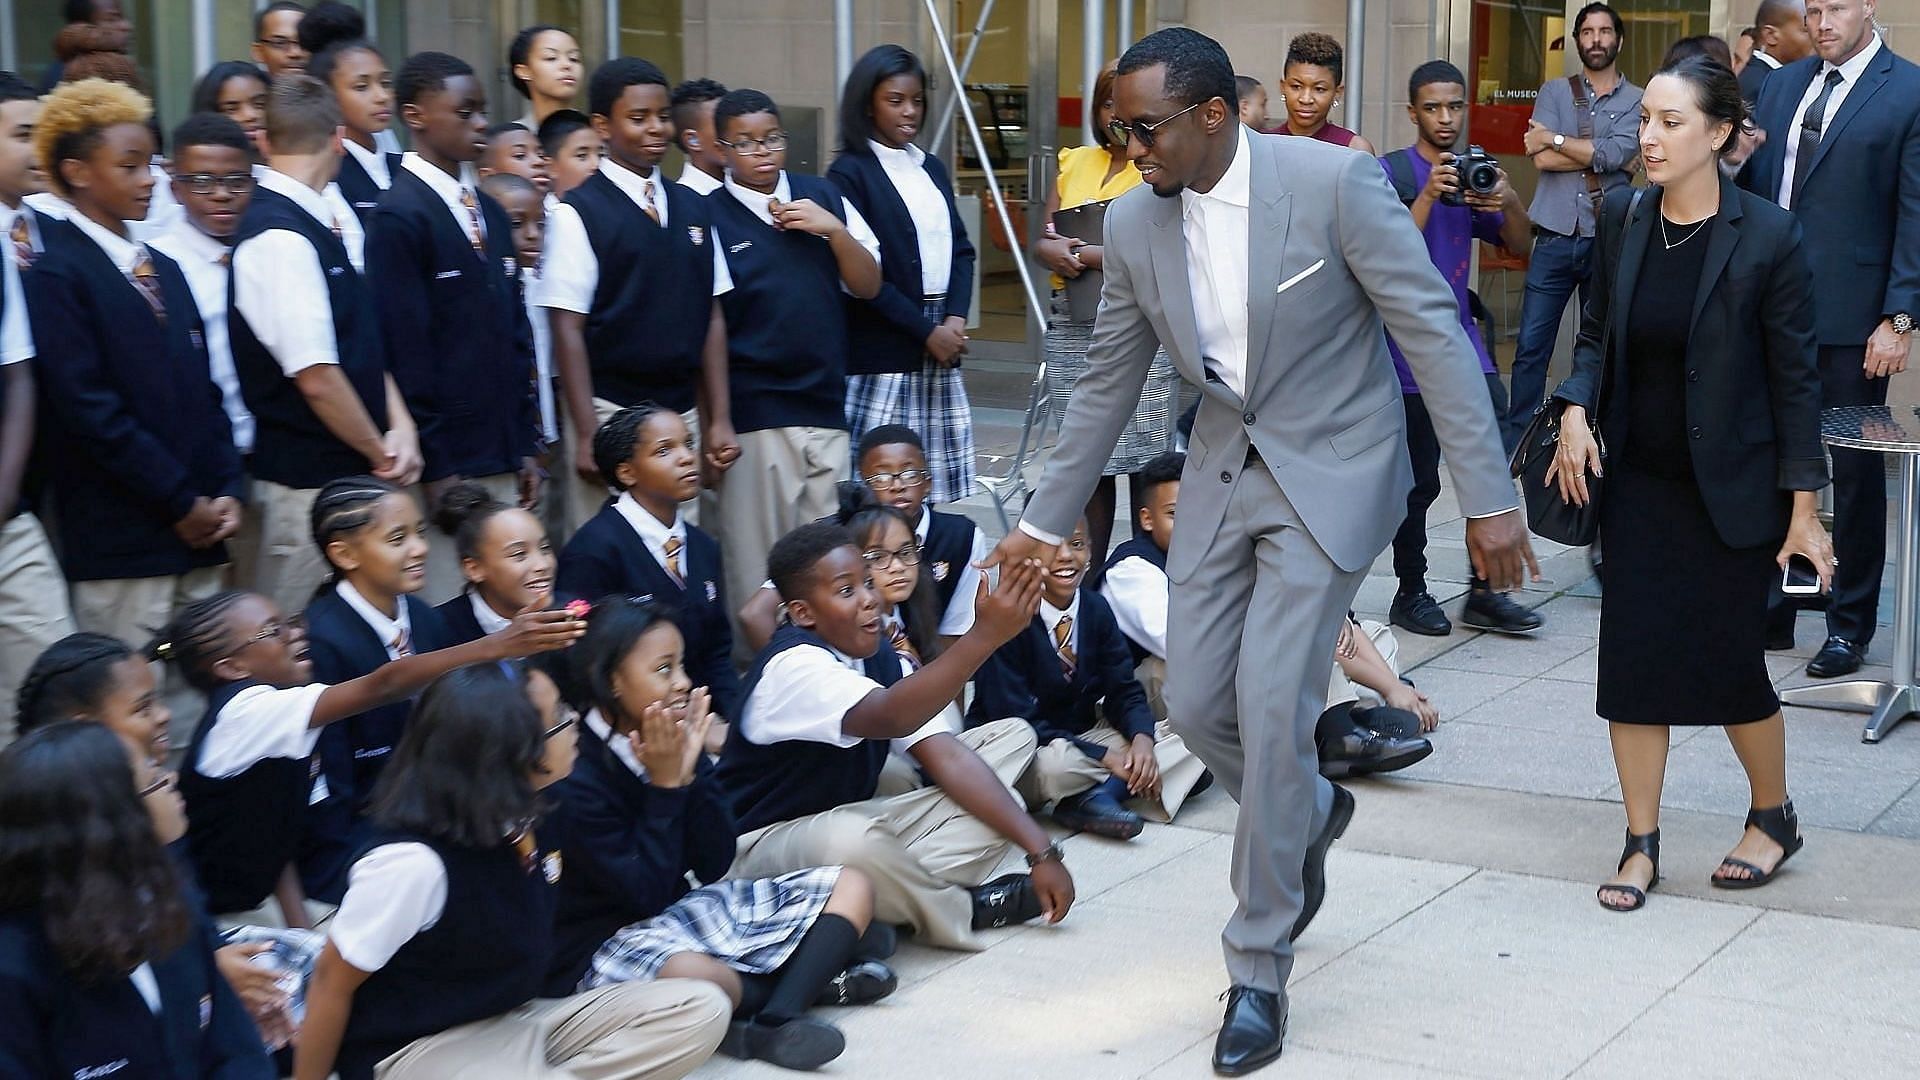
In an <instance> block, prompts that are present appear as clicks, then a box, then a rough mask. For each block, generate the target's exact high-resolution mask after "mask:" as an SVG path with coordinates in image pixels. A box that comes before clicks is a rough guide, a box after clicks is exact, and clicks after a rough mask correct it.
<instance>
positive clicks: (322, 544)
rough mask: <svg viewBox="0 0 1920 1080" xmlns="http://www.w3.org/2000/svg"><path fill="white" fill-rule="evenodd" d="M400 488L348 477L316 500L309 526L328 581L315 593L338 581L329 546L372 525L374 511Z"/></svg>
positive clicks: (371, 478) (329, 486)
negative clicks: (324, 563)
mask: <svg viewBox="0 0 1920 1080" xmlns="http://www.w3.org/2000/svg"><path fill="white" fill-rule="evenodd" d="M402 494H405V492H403V491H401V490H400V488H399V487H397V486H395V485H393V484H390V483H388V482H387V481H385V480H382V479H380V478H379V477H377V476H345V477H341V478H340V479H338V480H334V481H332V482H330V483H329V484H327V486H326V487H323V488H321V489H320V492H319V494H317V495H315V496H314V497H313V510H312V512H311V514H310V516H309V524H310V526H311V528H312V530H313V543H314V546H315V547H318V548H319V549H320V557H321V558H322V559H326V562H327V569H328V574H327V580H326V581H323V582H321V583H320V588H319V589H318V590H317V591H316V592H315V593H314V595H316V596H318V595H319V594H320V593H323V592H325V591H326V590H327V589H329V588H331V587H332V585H333V584H334V582H335V581H337V580H338V579H339V576H340V574H339V570H338V569H337V568H336V567H334V565H333V560H332V559H330V558H328V557H327V545H329V544H331V543H333V542H334V541H335V540H338V539H339V538H340V537H342V536H351V535H353V534H354V533H357V532H359V531H360V530H361V529H364V528H366V527H367V526H368V525H371V524H373V508H374V506H375V505H377V504H378V503H379V502H380V500H381V499H384V498H386V497H387V496H389V495H402Z"/></svg>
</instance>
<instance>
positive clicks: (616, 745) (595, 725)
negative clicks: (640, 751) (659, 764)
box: [580, 709, 647, 780]
mask: <svg viewBox="0 0 1920 1080" xmlns="http://www.w3.org/2000/svg"><path fill="white" fill-rule="evenodd" d="M580 722H581V723H583V724H585V725H587V730H588V731H591V732H593V734H594V737H595V738H597V739H599V740H600V741H601V742H603V743H606V744H607V748H608V749H609V750H612V751H613V756H614V757H616V758H618V759H620V764H622V765H625V766H626V767H627V771H628V772H630V773H632V774H633V775H635V776H637V777H639V778H640V779H642V780H645V779H646V778H647V767H646V766H645V765H642V764H640V759H639V758H638V757H635V756H634V753H633V742H632V740H630V739H628V738H627V737H626V736H625V735H620V734H616V733H615V732H614V730H613V725H611V724H609V723H607V718H606V717H604V716H601V715H600V710H599V709H588V710H587V715H585V716H583V717H581V718H580Z"/></svg>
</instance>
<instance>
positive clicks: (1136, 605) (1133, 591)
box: [1100, 555, 1171, 660]
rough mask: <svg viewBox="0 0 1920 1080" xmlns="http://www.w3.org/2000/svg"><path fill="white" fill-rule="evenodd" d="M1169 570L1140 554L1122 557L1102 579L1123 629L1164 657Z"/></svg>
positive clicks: (1150, 651) (1136, 641)
mask: <svg viewBox="0 0 1920 1080" xmlns="http://www.w3.org/2000/svg"><path fill="white" fill-rule="evenodd" d="M1170 588H1171V585H1170V583H1169V582H1168V580H1167V572H1166V571H1165V570H1162V569H1160V568H1159V567H1157V566H1155V565H1153V564H1152V563H1150V562H1148V561H1147V560H1145V559H1143V558H1141V557H1140V556H1138V555H1135V556H1133V557H1132V558H1127V559H1121V560H1120V561H1119V562H1117V563H1114V564H1113V569H1111V570H1108V571H1107V576H1106V578H1105V579H1104V580H1102V581H1101V583H1100V595H1102V596H1104V597H1106V598H1107V605H1108V606H1109V607H1111V608H1113V619H1114V621H1115V622H1117V623H1119V624H1120V632H1121V633H1123V634H1125V635H1127V638H1128V639H1129V640H1131V641H1132V642H1134V643H1135V644H1136V645H1139V646H1140V647H1141V648H1143V649H1145V650H1147V651H1148V652H1149V653H1152V654H1153V655H1154V656H1157V657H1159V658H1160V659H1162V660H1165V659H1166V658H1167V600H1168V593H1169V590H1170Z"/></svg>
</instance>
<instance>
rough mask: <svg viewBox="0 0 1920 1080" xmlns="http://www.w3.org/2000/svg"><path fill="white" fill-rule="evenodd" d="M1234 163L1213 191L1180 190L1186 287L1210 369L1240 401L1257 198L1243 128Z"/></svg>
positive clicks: (1244, 392)
mask: <svg viewBox="0 0 1920 1080" xmlns="http://www.w3.org/2000/svg"><path fill="white" fill-rule="evenodd" d="M1238 131H1239V137H1238V139H1237V140H1236V141H1235V144H1234V150H1233V162H1232V164H1230V165H1228V166H1227V171H1226V172H1225V173H1224V174H1222V175H1221V177H1220V180H1219V182H1218V183H1216V184H1214V185H1213V190H1212V191H1208V192H1205V193H1202V192H1197V191H1194V190H1192V189H1190V188H1189V189H1184V190H1182V191H1181V192H1180V222H1181V224H1180V231H1181V233H1182V235H1183V236H1184V237H1185V238H1186V242H1187V288H1188V290H1189V291H1190V292H1191V293H1192V294H1193V321H1194V324H1195V326H1194V328H1195V329H1196V330H1197V331H1198V332H1199V341H1200V355H1201V357H1202V358H1203V360H1204V361H1205V363H1206V367H1207V371H1208V372H1210V373H1211V374H1212V375H1213V376H1214V377H1215V378H1217V379H1219V380H1220V381H1221V382H1223V383H1225V384H1226V386H1227V389H1229V390H1231V391H1233V393H1234V395H1235V396H1236V397H1240V398H1243V399H1244V398H1245V397H1246V396H1247V366H1248V363H1249V361H1248V358H1247V206H1248V203H1249V202H1250V201H1251V200H1252V198H1253V167H1252V165H1251V164H1250V162H1249V160H1248V159H1249V158H1250V157H1251V156H1252V149H1251V148H1250V147H1249V146H1248V145H1247V131H1246V128H1245V127H1244V126H1243V127H1241V128H1239V129H1238Z"/></svg>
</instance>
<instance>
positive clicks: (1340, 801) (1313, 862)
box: [1274, 784, 1353, 1054]
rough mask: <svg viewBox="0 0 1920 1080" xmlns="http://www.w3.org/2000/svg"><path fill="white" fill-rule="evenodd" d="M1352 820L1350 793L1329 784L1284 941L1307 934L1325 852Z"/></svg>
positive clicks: (1323, 875) (1319, 896)
mask: <svg viewBox="0 0 1920 1080" xmlns="http://www.w3.org/2000/svg"><path fill="white" fill-rule="evenodd" d="M1352 820H1353V793H1352V792H1350V791H1348V790H1347V789H1346V788H1343V787H1341V786H1340V785H1339V784H1335V785H1333V809H1332V810H1331V811H1330V812H1329V813H1328V814H1327V823H1326V824H1325V825H1323V826H1321V828H1320V835H1319V836H1316V837H1314V838H1313V843H1311V844H1308V845H1307V860H1306V867H1305V869H1304V872H1303V873H1302V875H1301V881H1302V883H1303V884H1304V885H1305V887H1306V888H1305V892H1306V899H1305V901H1304V902H1302V903H1301V905H1300V917H1299V918H1298V919H1295V920H1294V922H1293V933H1291V934H1288V935H1287V940H1288V941H1295V940H1298V939H1299V937H1300V935H1301V934H1304V933H1306V932H1307V924H1308V923H1311V922H1312V921H1313V917H1314V916H1315V915H1318V914H1320V904H1321V902H1322V901H1324V900H1325V899H1326V898H1327V851H1328V849H1330V848H1332V847H1333V842H1334V841H1335V840H1338V839H1340V837H1341V836H1342V835H1343V834H1344V833H1345V832H1346V831H1347V823H1348V822H1350V821H1352ZM1274 1052H1275V1053H1276V1054H1278V1053H1279V1051H1277V1050H1276V1051H1274Z"/></svg>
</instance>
